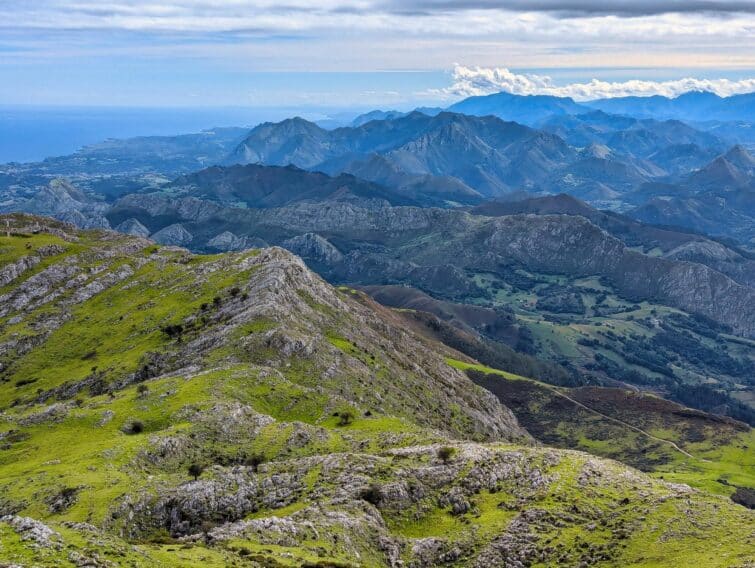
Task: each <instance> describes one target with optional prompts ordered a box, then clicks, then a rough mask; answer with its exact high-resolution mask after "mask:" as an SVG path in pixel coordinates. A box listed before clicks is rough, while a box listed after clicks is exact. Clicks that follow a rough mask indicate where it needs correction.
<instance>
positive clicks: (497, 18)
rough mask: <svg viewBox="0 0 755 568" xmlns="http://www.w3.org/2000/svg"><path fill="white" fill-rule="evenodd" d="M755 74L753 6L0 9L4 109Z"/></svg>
mask: <svg viewBox="0 0 755 568" xmlns="http://www.w3.org/2000/svg"><path fill="white" fill-rule="evenodd" d="M281 6H283V7H281ZM753 70H755V1H751V0H741V1H717V0H687V1H684V2H682V1H679V0H656V1H649V0H647V1H646V0H634V1H629V0H625V1H623V0H617V1H614V2H612V1H610V0H604V1H602V2H593V1H591V0H567V1H564V2H559V1H556V0H527V1H526V2H525V1H524V0H509V1H506V0H502V1H493V0H469V1H464V2H461V1H457V0H401V1H399V0H321V1H320V2H312V1H304V0H288V1H286V2H273V1H271V0H253V1H249V0H224V1H219V0H166V1H163V2H154V1H151V0H35V1H34V2H30V1H28V0H4V1H3V2H2V3H0V105H18V104H33V105H75V106H91V105H102V106H183V107H193V106H216V107H226V106H240V107H260V108H262V107H266V108H269V107H293V108H302V109H317V108H328V109H332V108H333V107H343V108H373V107H383V108H388V107H395V108H409V107H411V106H416V105H437V104H448V103H449V102H452V101H453V100H455V99H458V98H461V97H463V96H466V95H469V94H483V93H485V92H493V91H495V90H501V89H504V90H512V91H514V92H520V93H523V94H529V93H549V94H560V95H568V96H574V97H576V98H583V99H584V98H590V97H591V96H617V95H622V94H653V93H655V92H660V93H662V94H671V95H673V94H676V93H678V92H679V91H680V90H683V89H689V88H709V89H712V90H716V91H717V92H720V93H721V94H724V95H726V94H732V93H736V92H744V91H751V90H755V81H753V78H755V71H753ZM683 79H686V81H682V80H683Z"/></svg>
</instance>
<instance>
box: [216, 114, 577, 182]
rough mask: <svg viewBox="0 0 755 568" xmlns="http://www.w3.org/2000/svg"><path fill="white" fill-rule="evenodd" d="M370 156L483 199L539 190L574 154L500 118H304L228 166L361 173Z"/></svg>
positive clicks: (260, 130)
mask: <svg viewBox="0 0 755 568" xmlns="http://www.w3.org/2000/svg"><path fill="white" fill-rule="evenodd" d="M372 154H380V155H382V156H384V157H385V159H387V160H388V161H390V162H391V163H392V165H391V168H392V169H396V170H398V171H399V172H402V173H405V174H409V175H419V176H427V175H430V176H451V177H454V178H457V180H459V181H460V182H462V183H463V184H465V185H467V186H468V187H470V188H472V189H473V190H475V191H477V192H479V193H481V194H482V195H500V194H502V193H506V192H509V191H512V190H514V189H520V188H524V187H530V186H534V185H536V184H537V183H539V182H542V181H545V180H546V179H547V178H548V177H549V176H550V175H551V174H552V172H553V171H555V170H557V169H560V168H562V167H564V166H565V165H566V164H568V163H569V162H571V161H572V160H573V159H574V157H575V155H576V153H575V151H574V150H573V149H572V148H570V147H569V146H568V145H567V144H566V143H565V142H564V141H563V140H561V139H560V138H559V137H558V136H554V135H552V134H550V133H545V132H542V131H538V130H534V129H532V128H528V127H526V126H523V125H521V124H517V123H514V122H505V121H502V120H500V119H498V118H496V117H492V116H488V117H474V116H466V115H462V114H456V113H449V112H443V113H441V114H439V115H437V116H434V117H430V116H427V115H425V114H422V113H420V112H412V113H409V114H408V115H406V116H404V117H401V118H396V119H393V120H373V121H370V122H368V123H366V124H363V125H362V126H360V127H356V128H339V129H336V130H332V131H326V130H323V129H321V128H319V127H318V126H317V125H315V124H312V123H309V122H306V121H304V120H302V119H291V120H287V121H283V122H281V123H277V124H271V123H267V124H263V125H260V126H259V127H257V128H255V129H254V130H252V131H251V132H250V133H249V135H248V136H247V137H246V139H245V140H244V141H243V142H241V143H240V144H239V146H238V147H237V148H236V150H235V151H234V152H233V154H232V155H231V156H230V157H229V159H228V162H229V163H235V162H240V163H264V164H269V165H288V164H294V165H296V166H299V167H302V168H307V169H322V170H324V171H328V172H330V173H335V172H338V171H353V170H355V169H356V168H357V166H352V165H351V164H352V162H359V163H360V164H362V163H363V162H364V161H365V160H366V159H367V158H368V157H369V156H370V155H372ZM358 167H362V165H360V166H358ZM370 177H371V178H373V179H378V178H377V176H370Z"/></svg>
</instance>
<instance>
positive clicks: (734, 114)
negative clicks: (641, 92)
mask: <svg viewBox="0 0 755 568" xmlns="http://www.w3.org/2000/svg"><path fill="white" fill-rule="evenodd" d="M585 104H586V105H588V106H590V107H592V108H595V109H599V110H603V111H605V112H610V113H615V114H625V115H631V116H635V117H645V118H658V119H663V118H676V119H679V120H691V121H709V120H723V121H736V120H744V121H749V120H753V119H755V94H753V93H748V94H744V95H734V96H731V97H725V98H723V97H719V96H718V95H716V94H714V93H710V92H705V91H693V92H689V93H684V94H683V95H679V96H678V97H676V98H668V97H663V96H660V95H656V96H652V97H619V98H613V99H601V100H596V101H590V102H588V103H585Z"/></svg>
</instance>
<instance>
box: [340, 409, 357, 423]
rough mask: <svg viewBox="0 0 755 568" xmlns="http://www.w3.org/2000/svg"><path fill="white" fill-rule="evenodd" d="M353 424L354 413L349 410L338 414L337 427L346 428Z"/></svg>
mask: <svg viewBox="0 0 755 568" xmlns="http://www.w3.org/2000/svg"><path fill="white" fill-rule="evenodd" d="M352 422H354V413H353V412H352V411H351V410H342V411H341V412H339V413H338V425H339V426H348V425H349V424H351V423H352Z"/></svg>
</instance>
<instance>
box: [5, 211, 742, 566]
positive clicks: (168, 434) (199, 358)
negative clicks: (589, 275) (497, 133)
mask: <svg viewBox="0 0 755 568" xmlns="http://www.w3.org/2000/svg"><path fill="white" fill-rule="evenodd" d="M467 222H468V223H471V224H476V223H478V221H475V220H474V219H469V220H468V221H467ZM127 226H128V228H130V229H131V230H129V231H128V232H130V233H132V234H131V235H127V234H122V233H115V232H111V231H108V230H92V231H84V230H80V229H75V228H74V227H73V225H69V224H66V223H62V222H59V221H53V220H50V219H47V218H41V217H34V216H30V215H26V214H14V215H7V216H3V217H2V218H0V227H2V228H3V233H2V236H0V381H1V382H0V565H2V566H14V567H15V566H103V567H104V566H108V567H109V566H144V567H152V566H203V567H208V566H250V567H279V566H280V567H284V566H310V567H315V566H320V567H333V566H335V567H352V566H353V567H361V566H365V567H372V566H374V567H380V566H388V567H407V568H408V567H413V568H414V567H416V568H419V567H430V566H475V567H480V568H482V567H490V566H501V567H511V568H514V567H523V566H580V567H587V566H605V567H609V566H648V567H651V566H653V567H657V566H706V567H721V568H724V567H726V568H731V567H741V568H744V567H747V566H752V565H753V563H755V555H754V554H753V550H755V528H754V527H755V522H754V521H755V518H754V517H753V512H752V511H750V510H748V509H746V508H745V507H743V506H741V505H738V504H735V503H733V502H732V501H731V500H729V499H728V497H726V496H724V495H714V494H713V493H711V492H708V491H706V490H705V489H704V488H702V489H701V488H693V487H691V486H690V485H686V484H680V483H671V482H669V481H666V480H663V479H661V478H659V477H658V476H654V477H651V476H649V475H647V474H645V473H642V472H640V471H638V470H636V469H632V468H630V467H629V466H626V465H623V464H622V463H619V462H616V461H612V460H607V459H601V458H598V457H595V456H594V455H591V454H587V453H583V452H579V451H573V450H566V449H556V448H552V447H548V446H544V445H542V444H541V443H540V442H538V441H537V440H536V439H535V438H534V437H533V436H532V435H531V434H530V433H529V432H528V431H527V430H525V428H524V427H523V426H522V425H521V424H520V423H519V421H518V420H517V418H516V417H515V415H514V413H512V410H510V409H509V407H507V406H505V405H504V402H502V400H504V399H503V398H502V397H501V396H496V395H494V394H493V393H492V392H491V391H489V390H486V389H484V388H483V387H482V386H478V384H475V382H473V381H472V380H471V379H470V378H469V377H468V376H467V374H466V373H464V372H463V370H464V369H468V368H478V367H479V366H478V365H477V362H476V361H475V360H474V359H471V358H470V357H469V356H468V355H464V354H462V353H461V352H459V351H456V350H454V349H453V348H451V347H449V346H446V345H443V344H441V343H439V342H437V341H436V340H434V339H432V338H431V337H429V336H427V335H426V334H425V335H420V334H418V332H417V331H416V330H413V328H412V327H411V326H409V325H407V324H406V320H405V319H404V316H405V313H404V312H402V311H396V310H392V309H390V308H387V307H384V306H381V305H379V304H377V303H375V302H374V301H372V300H371V299H370V298H369V297H368V296H367V295H366V294H364V293H362V292H359V291H357V290H353V289H351V288H347V287H341V288H336V287H333V286H332V285H330V284H328V283H326V282H325V281H324V280H322V279H321V278H320V277H319V276H317V275H316V274H314V273H313V272H311V271H310V270H309V269H308V268H307V267H306V266H305V264H304V263H303V262H302V261H301V260H300V259H299V258H298V257H296V256H294V255H293V254H292V253H290V252H287V251H286V250H284V249H281V248H275V247H273V248H263V249H246V250H243V251H240V252H228V253H223V254H217V255H205V256H198V255H193V254H191V253H189V252H188V251H187V250H185V249H182V248H178V247H177V246H174V243H175V244H181V243H182V242H183V241H184V240H185V239H187V238H188V237H187V236H186V235H187V233H189V229H187V228H186V227H183V226H181V225H174V226H172V227H169V228H168V229H163V231H161V232H162V233H163V237H164V238H163V239H160V240H162V241H163V242H165V243H166V245H159V244H155V242H153V241H150V240H147V239H145V238H143V237H142V236H140V235H141V234H143V232H144V231H143V230H142V229H143V225H142V226H140V223H139V222H138V221H137V222H134V221H130V222H129V223H128V224H127ZM505 229H506V225H505V223H493V224H492V225H491V227H490V233H489V238H490V243H493V244H495V246H497V247H503V246H506V247H508V248H509V249H511V250H521V251H524V252H522V254H525V253H526V250H527V246H528V245H526V243H517V242H516V241H514V242H509V243H504V242H503V240H502V239H503V235H505V233H504V232H503V231H504V230H505ZM189 234H190V233H189ZM239 238H241V236H240V235H235V234H232V233H229V234H227V235H225V234H224V236H223V239H224V242H225V241H226V240H227V241H229V242H234V243H235V241H234V239H239ZM297 239H298V240H297V241H296V243H293V244H295V245H296V246H297V247H300V248H302V250H306V251H309V253H310V254H319V255H321V256H322V257H323V259H324V260H325V261H327V262H339V261H340V257H339V256H338V255H339V254H340V253H339V252H338V250H337V249H335V248H334V247H332V246H331V245H330V244H329V243H328V241H326V240H325V239H322V238H320V237H318V236H317V235H304V236H301V237H297ZM156 240H157V239H156ZM605 242H607V243H609V244H612V246H619V245H618V244H614V243H613V241H610V240H607V239H606V240H605ZM237 244H238V245H239V248H241V247H243V246H244V245H243V243H237ZM554 254H555V252H554ZM627 254H629V253H627ZM690 277H693V276H692V275H691V276H690ZM477 382H481V381H477ZM548 392H551V391H548ZM554 392H555V391H554ZM507 396H509V398H511V396H512V395H511V393H509V394H508V395H507ZM511 400H513V401H514V402H516V403H517V404H522V400H521V399H516V397H514V398H513V399H511ZM533 402H535V401H534V400H533ZM579 404H581V405H582V406H581V407H580V408H585V404H586V403H582V402H580V403H579ZM530 410H531V409H530ZM605 412H608V411H607V410H606V411H605ZM527 416H528V417H529V414H528V415H527ZM528 419H529V418H528ZM738 428H739V426H738ZM741 428H744V429H746V427H745V426H744V425H741ZM680 451H681V450H680ZM688 455H689V454H688ZM708 461H709V460H708Z"/></svg>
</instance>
